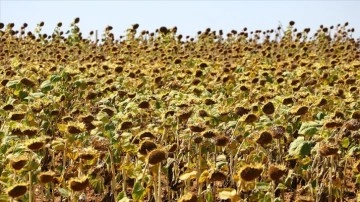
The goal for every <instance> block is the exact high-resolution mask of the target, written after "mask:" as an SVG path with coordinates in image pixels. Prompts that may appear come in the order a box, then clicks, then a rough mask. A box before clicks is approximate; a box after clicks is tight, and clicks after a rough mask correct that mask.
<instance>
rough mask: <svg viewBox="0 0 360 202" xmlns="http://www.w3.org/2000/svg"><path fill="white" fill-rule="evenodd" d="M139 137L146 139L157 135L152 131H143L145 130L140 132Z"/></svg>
mask: <svg viewBox="0 0 360 202" xmlns="http://www.w3.org/2000/svg"><path fill="white" fill-rule="evenodd" d="M139 138H140V139H141V140H143V139H145V138H149V139H155V138H156V137H155V135H154V134H153V133H152V132H150V131H143V132H141V133H140V134H139Z"/></svg>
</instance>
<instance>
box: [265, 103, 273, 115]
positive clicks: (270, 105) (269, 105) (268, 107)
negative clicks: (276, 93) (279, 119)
mask: <svg viewBox="0 0 360 202" xmlns="http://www.w3.org/2000/svg"><path fill="white" fill-rule="evenodd" d="M262 111H263V112H264V113H265V114H268V115H270V114H273V113H274V112H275V106H274V104H273V103H272V102H268V103H266V104H265V105H264V106H263V107H262Z"/></svg>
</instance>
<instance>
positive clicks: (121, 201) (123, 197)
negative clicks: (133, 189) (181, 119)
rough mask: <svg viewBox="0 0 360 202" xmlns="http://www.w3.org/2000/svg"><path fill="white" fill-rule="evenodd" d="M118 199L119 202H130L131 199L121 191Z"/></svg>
mask: <svg viewBox="0 0 360 202" xmlns="http://www.w3.org/2000/svg"><path fill="white" fill-rule="evenodd" d="M116 201H118V202H130V199H129V198H128V197H127V196H126V194H125V193H124V192H120V193H119V194H118V196H117V199H116Z"/></svg>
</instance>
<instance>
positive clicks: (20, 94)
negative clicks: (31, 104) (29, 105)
mask: <svg viewBox="0 0 360 202" xmlns="http://www.w3.org/2000/svg"><path fill="white" fill-rule="evenodd" d="M27 96H28V93H27V92H26V91H20V93H19V97H20V99H21V100H26V99H25V98H26V97H27Z"/></svg>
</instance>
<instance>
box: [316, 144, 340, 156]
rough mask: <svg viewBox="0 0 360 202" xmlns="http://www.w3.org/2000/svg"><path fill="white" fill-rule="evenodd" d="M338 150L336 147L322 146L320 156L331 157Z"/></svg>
mask: <svg viewBox="0 0 360 202" xmlns="http://www.w3.org/2000/svg"><path fill="white" fill-rule="evenodd" d="M338 150H339V148H338V147H336V146H329V145H323V146H322V147H321V148H320V154H321V155H322V156H331V155H336V154H337V152H338Z"/></svg>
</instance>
